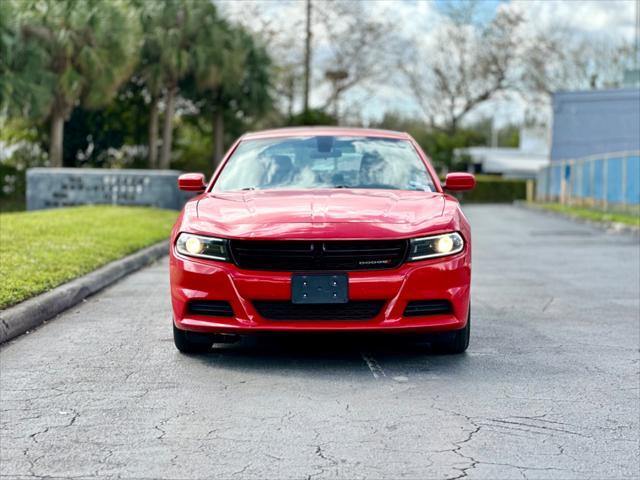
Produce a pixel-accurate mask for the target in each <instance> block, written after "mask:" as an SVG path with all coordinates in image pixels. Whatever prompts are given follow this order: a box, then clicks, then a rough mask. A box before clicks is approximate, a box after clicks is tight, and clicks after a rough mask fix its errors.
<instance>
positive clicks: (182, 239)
mask: <svg viewBox="0 0 640 480" xmlns="http://www.w3.org/2000/svg"><path fill="white" fill-rule="evenodd" d="M227 243H228V242H227V240H225V239H223V238H213V237H205V236H202V235H194V234H193V233H181V234H180V235H179V236H178V240H176V251H177V252H178V253H180V254H182V255H185V256H187V257H198V258H209V259H211V260H223V261H229V251H228V248H227Z"/></svg>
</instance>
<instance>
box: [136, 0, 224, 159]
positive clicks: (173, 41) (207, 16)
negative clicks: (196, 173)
mask: <svg viewBox="0 0 640 480" xmlns="http://www.w3.org/2000/svg"><path fill="white" fill-rule="evenodd" d="M141 11H142V15H141V23H142V26H143V31H144V43H143V47H142V62H141V72H142V78H143V79H144V81H145V84H146V87H147V90H148V93H149V95H150V97H151V103H150V115H149V117H150V122H149V165H150V166H151V167H155V166H158V167H160V168H169V165H170V162H171V145H172V141H173V117H174V114H175V106H176V99H177V97H178V94H179V87H180V82H181V81H182V80H183V79H184V78H185V77H186V76H187V75H188V74H190V73H191V71H192V70H193V58H194V55H197V50H196V48H197V44H196V42H195V41H194V38H195V36H196V35H197V32H198V29H199V28H200V26H201V25H202V24H203V23H206V22H210V21H212V19H213V20H215V19H216V18H217V15H216V8H215V6H214V5H213V4H211V3H210V2H205V1H198V0H165V1H162V2H155V1H148V2H144V3H143V4H142V9H141ZM161 99H162V101H163V103H164V107H165V108H164V119H163V125H162V150H161V152H160V161H159V163H158V165H156V160H155V159H156V146H155V144H156V139H157V134H158V133H157V132H158V104H159V102H160V100H161Z"/></svg>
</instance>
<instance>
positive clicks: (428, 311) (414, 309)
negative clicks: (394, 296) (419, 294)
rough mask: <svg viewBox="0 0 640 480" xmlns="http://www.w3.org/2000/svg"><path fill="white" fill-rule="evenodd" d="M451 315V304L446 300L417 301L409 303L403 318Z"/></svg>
mask: <svg viewBox="0 0 640 480" xmlns="http://www.w3.org/2000/svg"><path fill="white" fill-rule="evenodd" d="M445 313H451V303H449V301H448V300H418V301H413V302H409V303H408V304H407V306H406V308H405V309H404V316H405V317H422V316H427V315H442V314H445Z"/></svg>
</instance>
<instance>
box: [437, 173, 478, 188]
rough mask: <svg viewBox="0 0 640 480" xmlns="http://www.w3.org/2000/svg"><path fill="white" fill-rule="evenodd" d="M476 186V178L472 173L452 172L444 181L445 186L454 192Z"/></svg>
mask: <svg viewBox="0 0 640 480" xmlns="http://www.w3.org/2000/svg"><path fill="white" fill-rule="evenodd" d="M475 186H476V178H475V177H474V176H473V175H471V174H470V173H450V174H448V175H447V178H446V179H445V182H444V188H446V189H447V190H451V191H452V192H462V191H464V190H473V187H475Z"/></svg>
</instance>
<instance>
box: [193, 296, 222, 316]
mask: <svg viewBox="0 0 640 480" xmlns="http://www.w3.org/2000/svg"><path fill="white" fill-rule="evenodd" d="M187 311H188V312H189V313H193V314H194V315H206V316H209V317H233V309H232V308H231V305H229V302H224V301H219V300H192V301H191V302H189V305H188V306H187Z"/></svg>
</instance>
